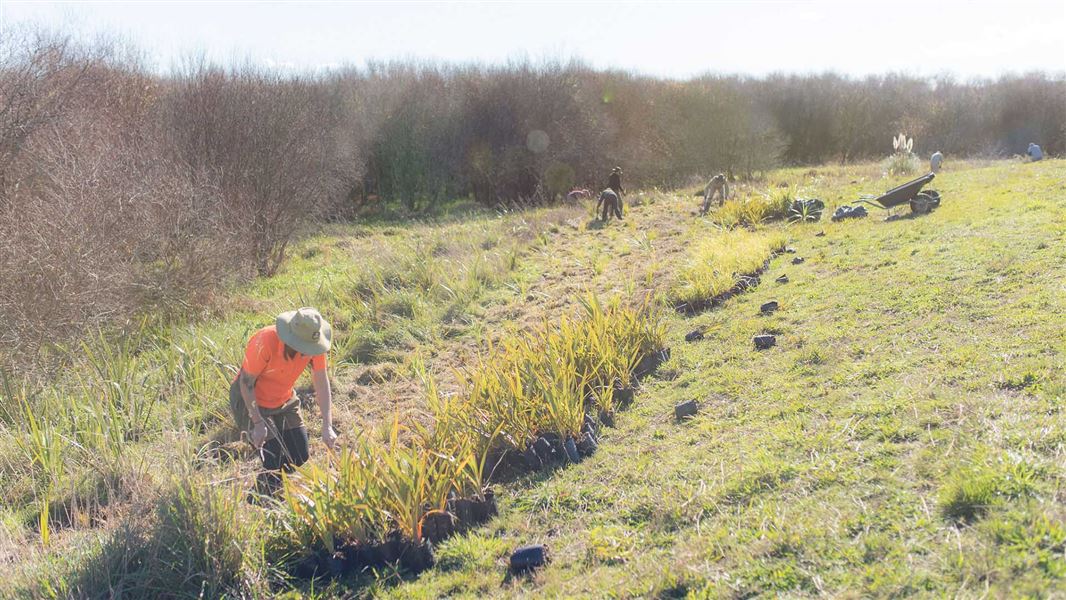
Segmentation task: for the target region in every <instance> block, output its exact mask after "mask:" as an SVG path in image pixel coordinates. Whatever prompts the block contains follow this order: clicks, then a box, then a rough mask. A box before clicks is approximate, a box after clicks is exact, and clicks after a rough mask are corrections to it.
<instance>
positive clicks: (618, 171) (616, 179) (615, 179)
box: [607, 167, 625, 218]
mask: <svg viewBox="0 0 1066 600" xmlns="http://www.w3.org/2000/svg"><path fill="white" fill-rule="evenodd" d="M607 188H608V189H611V190H614V192H615V194H617V196H618V213H619V215H618V218H622V215H621V212H622V195H623V194H625V189H623V188H622V167H615V168H613V169H611V174H610V175H609V176H608V177H607Z"/></svg>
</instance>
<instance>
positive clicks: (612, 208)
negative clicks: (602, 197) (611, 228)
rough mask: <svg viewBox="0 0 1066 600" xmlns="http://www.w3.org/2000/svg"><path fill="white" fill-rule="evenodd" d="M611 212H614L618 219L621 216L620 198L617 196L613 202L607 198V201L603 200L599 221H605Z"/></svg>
mask: <svg viewBox="0 0 1066 600" xmlns="http://www.w3.org/2000/svg"><path fill="white" fill-rule="evenodd" d="M611 213H614V216H616V217H618V218H619V219H621V218H622V199H621V198H619V199H618V200H617V201H615V202H611V201H609V200H608V201H604V203H603V211H602V212H601V213H600V220H601V221H607V220H608V219H610V218H611Z"/></svg>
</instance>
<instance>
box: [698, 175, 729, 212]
mask: <svg viewBox="0 0 1066 600" xmlns="http://www.w3.org/2000/svg"><path fill="white" fill-rule="evenodd" d="M715 196H718V206H721V205H723V204H725V200H726V198H727V197H728V196H729V181H728V180H726V178H725V175H724V174H722V173H719V174H717V175H715V176H714V177H711V180H710V181H708V182H707V187H705V188H703V206H701V207H700V215H705V214H707V211H708V210H710V209H711V201H712V200H714V197H715Z"/></svg>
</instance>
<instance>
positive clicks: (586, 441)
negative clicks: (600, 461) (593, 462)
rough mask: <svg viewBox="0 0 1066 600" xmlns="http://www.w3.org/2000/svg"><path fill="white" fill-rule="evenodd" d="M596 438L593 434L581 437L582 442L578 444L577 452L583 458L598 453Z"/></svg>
mask: <svg viewBox="0 0 1066 600" xmlns="http://www.w3.org/2000/svg"><path fill="white" fill-rule="evenodd" d="M596 446H597V444H596V438H595V437H593V436H592V434H590V433H588V432H586V433H585V435H584V436H582V437H581V441H580V442H578V443H577V451H578V454H580V455H581V456H591V455H592V453H593V452H595V451H596Z"/></svg>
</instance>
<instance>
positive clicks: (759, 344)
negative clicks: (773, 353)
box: [751, 333, 777, 350]
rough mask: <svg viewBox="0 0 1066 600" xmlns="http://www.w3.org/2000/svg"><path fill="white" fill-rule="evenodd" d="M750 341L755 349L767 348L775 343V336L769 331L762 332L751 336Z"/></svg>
mask: <svg viewBox="0 0 1066 600" xmlns="http://www.w3.org/2000/svg"><path fill="white" fill-rule="evenodd" d="M751 341H752V342H753V343H754V344H755V348H756V349H757V350H767V349H769V348H773V347H774V346H775V345H776V344H777V337H775V336H773V335H771V334H769V333H763V334H759V335H757V336H755V337H753V338H751Z"/></svg>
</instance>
